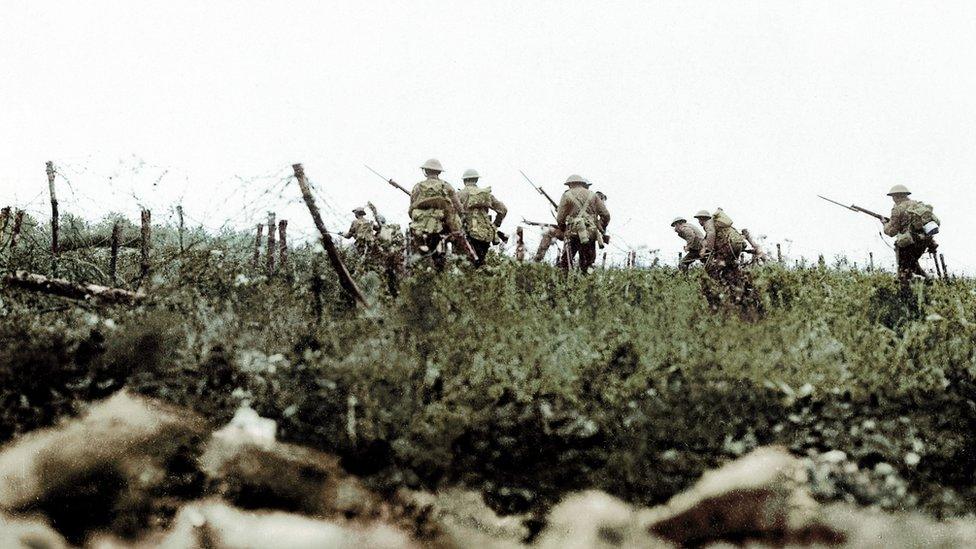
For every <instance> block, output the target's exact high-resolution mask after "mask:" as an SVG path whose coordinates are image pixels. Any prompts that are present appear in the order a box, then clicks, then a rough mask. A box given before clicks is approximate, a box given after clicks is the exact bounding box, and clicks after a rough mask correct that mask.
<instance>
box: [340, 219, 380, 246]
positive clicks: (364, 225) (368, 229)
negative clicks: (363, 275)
mask: <svg viewBox="0 0 976 549" xmlns="http://www.w3.org/2000/svg"><path fill="white" fill-rule="evenodd" d="M353 213H355V214H356V219H354V220H353V221H352V224H351V225H349V230H348V231H346V233H345V234H343V235H342V236H343V238H352V239H355V242H356V249H357V250H359V253H360V254H363V255H364V256H365V255H366V254H368V253H369V251H370V250H371V249H372V248H373V244H374V242H375V238H374V230H375V227H374V226H373V224H372V223H371V222H370V221H369V220H368V219H366V211H365V210H363V209H362V208H356V209H355V210H353Z"/></svg>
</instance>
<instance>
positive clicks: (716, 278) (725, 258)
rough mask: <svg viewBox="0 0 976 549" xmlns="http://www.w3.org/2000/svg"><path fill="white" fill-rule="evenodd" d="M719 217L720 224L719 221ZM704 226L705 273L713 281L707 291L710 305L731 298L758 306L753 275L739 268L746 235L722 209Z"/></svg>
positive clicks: (739, 303)
mask: <svg viewBox="0 0 976 549" xmlns="http://www.w3.org/2000/svg"><path fill="white" fill-rule="evenodd" d="M717 219H718V220H721V223H718V222H716V221H717ZM703 228H704V229H705V239H704V242H703V244H702V255H703V256H704V258H705V273H706V274H708V276H709V278H711V279H712V281H713V283H712V284H711V285H710V286H709V287H707V288H706V290H705V297H706V299H708V302H709V304H710V305H711V306H712V307H713V308H717V307H718V306H719V305H720V304H721V303H722V302H723V301H726V300H728V301H731V302H732V303H735V304H737V305H740V306H743V307H747V306H751V307H758V305H757V304H756V303H755V290H754V288H753V286H752V278H751V277H750V276H749V273H748V272H746V271H743V270H742V269H741V268H740V267H739V255H740V254H742V252H743V251H744V250H745V242H746V240H745V237H743V236H742V234H741V233H739V231H737V230H736V229H735V228H734V227H732V226H731V220H730V219H729V218H728V216H727V215H725V212H723V211H722V210H718V211H716V212H715V215H713V216H712V218H711V219H709V220H708V221H706V222H705V225H704V227H703Z"/></svg>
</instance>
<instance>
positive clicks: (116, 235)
mask: <svg viewBox="0 0 976 549" xmlns="http://www.w3.org/2000/svg"><path fill="white" fill-rule="evenodd" d="M121 238H122V223H121V222H120V221H116V222H115V224H114V225H112V256H111V258H110V259H109V263H108V274H109V276H110V277H111V278H112V285H113V286H114V285H115V284H117V283H118V282H117V281H118V273H119V241H120V240H121Z"/></svg>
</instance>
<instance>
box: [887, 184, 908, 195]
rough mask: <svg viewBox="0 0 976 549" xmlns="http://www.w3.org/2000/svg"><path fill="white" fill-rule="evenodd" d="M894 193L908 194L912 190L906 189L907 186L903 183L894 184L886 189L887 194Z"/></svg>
mask: <svg viewBox="0 0 976 549" xmlns="http://www.w3.org/2000/svg"><path fill="white" fill-rule="evenodd" d="M896 194H904V195H909V194H912V191H910V190H908V187H906V186H904V185H895V186H894V187H892V188H891V190H890V191H888V196H894V195H896Z"/></svg>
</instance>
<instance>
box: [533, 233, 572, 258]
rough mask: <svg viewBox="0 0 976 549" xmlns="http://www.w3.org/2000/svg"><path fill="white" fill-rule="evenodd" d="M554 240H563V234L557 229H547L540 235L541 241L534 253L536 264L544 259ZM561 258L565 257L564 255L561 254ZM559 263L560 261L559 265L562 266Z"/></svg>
mask: <svg viewBox="0 0 976 549" xmlns="http://www.w3.org/2000/svg"><path fill="white" fill-rule="evenodd" d="M554 240H559V241H562V240H564V238H563V232H562V231H561V230H560V229H559V227H549V228H548V229H546V231H545V232H543V233H542V240H540V241H539V248H538V249H537V250H536V251H535V260H536V262H539V261H542V260H543V259H545V258H546V252H548V251H549V248H550V247H551V246H552V243H553V241H554ZM563 257H565V254H563ZM561 262H562V259H560V264H562V263H561Z"/></svg>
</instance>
